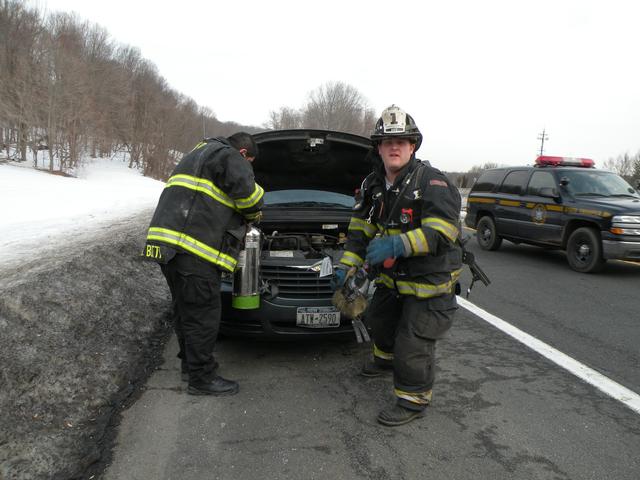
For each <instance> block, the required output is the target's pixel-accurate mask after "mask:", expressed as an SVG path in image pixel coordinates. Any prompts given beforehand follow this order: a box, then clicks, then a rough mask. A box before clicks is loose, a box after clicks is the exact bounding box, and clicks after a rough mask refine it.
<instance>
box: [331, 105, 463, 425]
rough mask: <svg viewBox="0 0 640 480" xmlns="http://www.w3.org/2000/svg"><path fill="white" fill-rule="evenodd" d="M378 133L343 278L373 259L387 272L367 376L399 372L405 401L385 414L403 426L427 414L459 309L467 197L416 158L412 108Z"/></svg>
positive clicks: (386, 421)
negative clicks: (375, 161)
mask: <svg viewBox="0 0 640 480" xmlns="http://www.w3.org/2000/svg"><path fill="white" fill-rule="evenodd" d="M371 139H372V140H373V142H374V154H375V153H377V155H378V156H379V157H380V159H381V162H379V165H378V167H376V168H374V171H373V172H372V173H371V174H369V175H368V176H367V177H366V178H365V179H364V181H363V182H362V186H361V188H360V190H359V191H358V192H357V194H356V199H355V205H354V211H353V216H352V218H351V222H350V225H349V230H348V240H347V243H346V246H345V252H344V254H343V256H342V258H341V260H340V264H341V266H342V268H340V266H338V268H337V274H336V280H335V281H336V282H337V283H338V284H339V283H340V282H342V281H343V279H344V277H345V274H344V272H345V271H346V270H348V269H349V268H352V267H360V266H362V265H363V264H365V263H368V265H369V269H370V270H371V269H372V270H373V271H374V272H375V273H376V274H377V280H376V285H377V288H376V291H375V294H374V296H373V298H372V300H371V303H370V305H369V308H368V310H367V313H366V319H367V321H368V324H369V326H370V328H371V333H372V337H373V357H372V358H369V359H368V360H367V361H366V362H365V364H364V366H363V370H362V375H364V376H378V375H382V374H384V373H386V372H393V382H394V387H395V388H394V392H395V396H396V402H395V404H394V405H393V406H392V407H390V408H387V409H385V410H383V411H381V412H380V414H379V415H378V421H379V422H380V423H382V424H383V425H388V426H395V425H402V424H404V423H407V422H410V421H412V420H414V419H416V418H419V417H421V416H423V415H424V410H425V408H426V407H427V406H428V405H429V403H430V402H431V392H432V387H433V383H434V378H435V366H436V364H435V347H436V341H437V340H438V339H440V338H442V337H443V335H444V334H445V333H446V332H447V330H448V329H449V328H450V326H451V323H452V319H453V314H454V312H455V310H456V308H457V304H456V283H457V280H458V277H459V275H460V271H461V268H462V252H461V249H460V247H459V246H458V244H457V242H456V241H457V240H458V237H459V235H460V225H459V216H460V203H461V200H460V194H459V193H458V190H457V189H456V188H455V187H454V186H453V185H451V184H450V182H449V180H448V179H447V177H446V176H445V175H444V174H443V173H441V172H440V171H439V170H436V169H435V168H432V167H431V166H430V165H429V164H428V162H422V161H420V160H418V159H416V157H415V151H416V150H417V149H418V148H419V147H420V144H421V142H422V134H421V133H420V130H419V129H418V127H417V126H416V124H415V122H414V120H413V118H412V117H411V116H410V115H408V114H407V113H405V112H404V111H403V110H401V109H400V108H398V107H397V106H395V105H392V106H391V107H389V108H387V109H386V110H384V111H383V112H382V116H381V118H380V119H379V120H378V121H377V123H376V126H375V131H374V133H373V135H371Z"/></svg>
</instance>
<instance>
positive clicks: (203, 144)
mask: <svg viewBox="0 0 640 480" xmlns="http://www.w3.org/2000/svg"><path fill="white" fill-rule="evenodd" d="M206 144H207V142H200V143H199V144H197V145H196V146H195V147H193V149H192V150H191V152H193V151H194V150H197V149H199V148H200V147H204V146H205V145H206ZM191 152H189V153H191Z"/></svg>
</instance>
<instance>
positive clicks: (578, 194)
mask: <svg viewBox="0 0 640 480" xmlns="http://www.w3.org/2000/svg"><path fill="white" fill-rule="evenodd" d="M575 195H576V197H610V196H611V195H604V194H602V193H593V192H590V193H576V194H575Z"/></svg>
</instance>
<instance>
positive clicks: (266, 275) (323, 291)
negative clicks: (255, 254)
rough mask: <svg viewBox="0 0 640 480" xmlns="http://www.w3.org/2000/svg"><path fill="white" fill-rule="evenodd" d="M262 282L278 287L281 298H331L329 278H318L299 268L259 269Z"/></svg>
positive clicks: (311, 272)
mask: <svg viewBox="0 0 640 480" xmlns="http://www.w3.org/2000/svg"><path fill="white" fill-rule="evenodd" d="M260 272H261V274H262V280H264V281H266V282H268V283H270V284H271V285H276V286H277V287H278V296H279V297H283V298H331V296H332V295H333V289H332V288H331V277H330V276H328V277H323V278H320V277H319V276H318V272H314V271H312V270H304V269H301V268H292V267H283V266H265V265H263V266H262V267H261V268H260Z"/></svg>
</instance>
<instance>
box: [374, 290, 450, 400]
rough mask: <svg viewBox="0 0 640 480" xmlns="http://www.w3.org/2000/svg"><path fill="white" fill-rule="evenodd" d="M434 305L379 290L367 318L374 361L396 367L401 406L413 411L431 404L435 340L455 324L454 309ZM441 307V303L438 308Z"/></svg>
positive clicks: (397, 393) (396, 380)
mask: <svg viewBox="0 0 640 480" xmlns="http://www.w3.org/2000/svg"><path fill="white" fill-rule="evenodd" d="M447 303H448V302H444V304H445V305H446V304H447ZM435 304H436V302H433V301H431V300H429V299H427V300H420V299H417V298H416V297H413V296H409V295H398V294H397V293H396V292H395V291H393V290H390V289H388V288H384V287H380V286H379V287H378V288H377V289H376V291H375V293H374V296H373V298H372V300H371V304H370V305H369V309H368V311H367V314H366V318H367V323H368V324H369V326H370V327H371V333H372V337H373V342H374V345H373V355H374V361H375V363H377V364H379V365H385V364H386V365H389V364H392V365H393V383H394V393H395V395H396V397H397V398H398V404H399V405H401V406H403V407H406V408H409V409H412V410H422V409H424V408H426V406H427V405H428V404H429V402H430V401H431V389H432V387H433V383H434V380H435V369H436V361H435V354H436V340H437V339H439V338H442V337H443V336H444V334H445V333H446V332H447V330H449V328H450V327H451V324H452V322H453V314H454V312H455V308H447V309H444V310H440V309H434V307H435ZM442 304H443V302H441V301H439V302H438V306H442ZM453 305H455V303H454V304H453Z"/></svg>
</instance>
